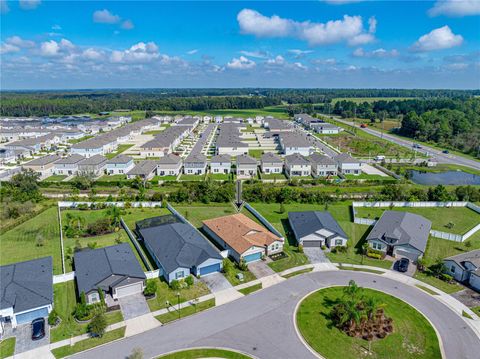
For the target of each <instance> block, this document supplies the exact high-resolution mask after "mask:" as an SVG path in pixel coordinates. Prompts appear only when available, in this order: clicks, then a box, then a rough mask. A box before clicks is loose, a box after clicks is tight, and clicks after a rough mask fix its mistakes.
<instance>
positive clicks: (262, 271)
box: [248, 261, 275, 278]
mask: <svg viewBox="0 0 480 359" xmlns="http://www.w3.org/2000/svg"><path fill="white" fill-rule="evenodd" d="M248 270H249V271H250V272H252V273H253V275H254V276H255V277H257V278H263V277H268V276H269V275H272V274H275V272H274V271H273V269H272V268H270V267H269V266H268V265H267V263H266V262H264V261H256V262H253V263H249V264H248Z"/></svg>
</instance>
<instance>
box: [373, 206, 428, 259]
mask: <svg viewBox="0 0 480 359" xmlns="http://www.w3.org/2000/svg"><path fill="white" fill-rule="evenodd" d="M431 227H432V222H430V221H429V220H428V219H426V218H424V217H422V216H419V215H417V214H413V213H409V212H403V211H385V212H383V214H382V216H381V217H380V219H379V220H378V221H377V223H376V224H375V226H374V227H373V229H372V230H371V231H370V233H369V234H368V236H367V241H368V240H371V239H377V240H381V241H384V242H386V243H388V244H390V245H404V244H410V245H411V246H412V247H414V248H416V249H418V250H419V251H421V252H425V248H426V247H427V241H428V235H429V234H430V228H431Z"/></svg>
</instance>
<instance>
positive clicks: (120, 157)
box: [107, 154, 133, 164]
mask: <svg viewBox="0 0 480 359" xmlns="http://www.w3.org/2000/svg"><path fill="white" fill-rule="evenodd" d="M130 161H133V158H132V157H128V156H125V155H121V154H120V155H117V156H115V157H113V158H111V159H109V160H108V161H107V164H115V163H129V162H130Z"/></svg>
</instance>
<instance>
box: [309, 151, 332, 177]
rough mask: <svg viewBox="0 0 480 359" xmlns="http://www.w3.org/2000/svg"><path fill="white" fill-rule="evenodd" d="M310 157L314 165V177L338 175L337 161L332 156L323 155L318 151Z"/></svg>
mask: <svg viewBox="0 0 480 359" xmlns="http://www.w3.org/2000/svg"><path fill="white" fill-rule="evenodd" d="M308 159H309V160H310V164H311V165H312V175H313V176H314V177H327V176H336V175H337V163H336V162H335V161H334V160H333V159H332V158H330V157H327V156H325V155H321V154H320V153H318V152H315V153H312V154H311V155H310V156H309V157H308Z"/></svg>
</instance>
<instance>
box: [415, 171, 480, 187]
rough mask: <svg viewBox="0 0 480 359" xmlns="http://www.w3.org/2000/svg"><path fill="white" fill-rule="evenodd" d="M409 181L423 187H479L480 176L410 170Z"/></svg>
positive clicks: (463, 173)
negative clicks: (423, 185) (438, 185)
mask: <svg viewBox="0 0 480 359" xmlns="http://www.w3.org/2000/svg"><path fill="white" fill-rule="evenodd" d="M409 172H410V179H411V180H412V181H413V182H415V183H418V184H425V185H437V184H443V185H469V184H470V185H480V176H478V175H474V174H471V173H467V172H463V171H446V172H425V171H416V170H411V171H409Z"/></svg>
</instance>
